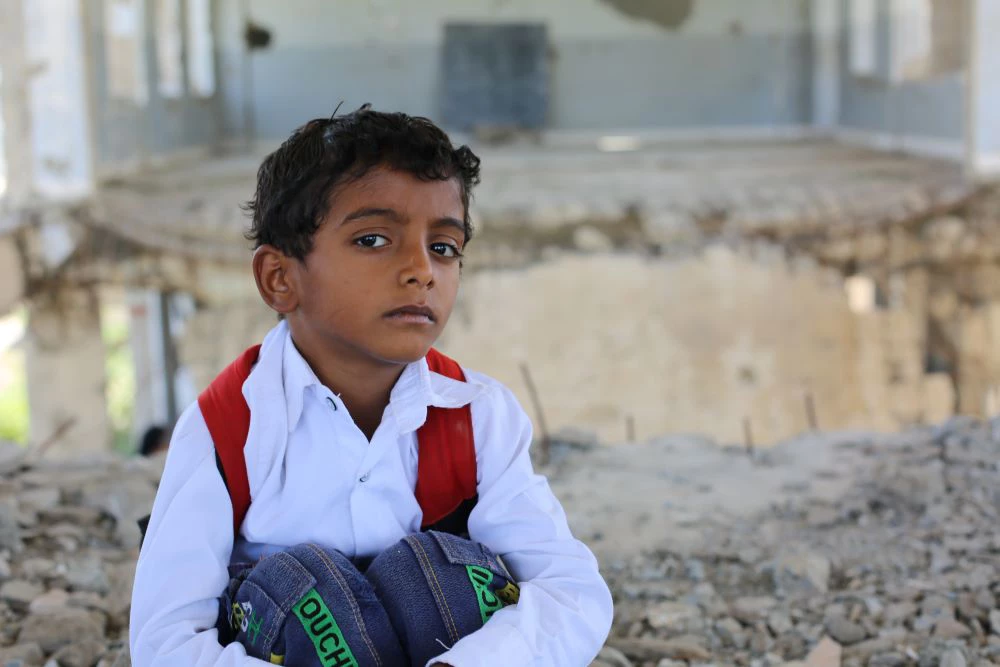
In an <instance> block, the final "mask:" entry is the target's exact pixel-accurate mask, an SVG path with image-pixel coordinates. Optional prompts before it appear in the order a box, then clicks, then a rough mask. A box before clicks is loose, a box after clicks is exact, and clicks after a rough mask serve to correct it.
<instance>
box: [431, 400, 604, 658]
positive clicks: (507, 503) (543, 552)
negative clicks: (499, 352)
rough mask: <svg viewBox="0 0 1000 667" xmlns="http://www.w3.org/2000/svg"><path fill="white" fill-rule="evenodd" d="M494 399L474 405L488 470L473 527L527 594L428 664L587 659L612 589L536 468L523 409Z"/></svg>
mask: <svg viewBox="0 0 1000 667" xmlns="http://www.w3.org/2000/svg"><path fill="white" fill-rule="evenodd" d="M487 400H488V401H489V402H488V404H480V403H473V408H472V410H473V411H472V417H473V426H474V430H475V437H476V439H477V442H481V445H477V448H478V449H479V457H478V458H479V472H480V475H481V477H480V482H479V502H478V503H477V505H476V507H475V509H474V510H473V512H472V514H471V516H470V517H469V533H470V535H471V537H472V539H473V540H475V541H477V542H480V543H482V544H484V545H486V546H487V547H489V548H490V549H492V550H493V551H494V552H495V553H498V554H500V556H501V557H502V558H503V560H504V563H505V564H506V565H507V566H508V568H509V569H510V570H511V574H512V575H513V576H514V578H515V579H516V580H517V581H518V583H519V585H520V588H521V595H520V599H519V601H518V603H517V605H516V606H513V607H507V608H505V609H502V610H500V611H498V612H497V613H496V614H494V615H493V617H492V618H491V619H490V621H489V622H488V623H487V624H486V625H485V626H483V628H482V629H480V630H479V631H477V632H475V633H473V634H471V635H469V636H467V637H465V638H463V639H462V640H461V641H459V642H458V643H457V644H455V646H453V647H452V648H451V649H450V650H449V651H448V652H446V653H444V654H443V655H440V656H438V657H437V658H435V659H434V660H431V661H430V664H432V665H433V664H435V663H442V664H446V665H453V666H454V667H491V666H493V665H496V666H497V667H499V666H501V665H503V666H504V667H506V666H507V665H544V666H545V667H582V666H584V665H588V664H590V662H591V661H592V660H593V658H594V656H596V655H597V653H598V651H600V649H601V646H602V645H603V644H604V640H605V639H606V638H607V635H608V632H609V630H610V628H611V619H612V613H613V611H612V601H611V593H610V592H609V590H608V587H607V584H606V583H605V582H604V579H603V578H602V577H601V575H600V573H599V571H598V567H597V560H596V559H595V558H594V556H593V554H592V553H591V552H590V550H589V549H588V548H587V547H586V546H585V545H584V544H583V543H582V542H580V541H578V540H576V539H574V538H573V535H572V534H571V533H570V529H569V525H568V524H567V522H566V515H565V513H564V512H563V509H562V506H561V505H560V504H559V501H558V500H557V499H556V497H555V496H554V495H553V493H552V491H551V490H550V489H549V485H548V482H547V481H546V480H545V478H544V477H541V476H539V475H536V474H534V471H533V470H532V466H531V460H530V458H529V456H528V447H529V445H530V444H531V422H530V420H529V419H528V417H527V415H525V413H524V410H522V409H521V406H520V405H518V403H517V400H516V399H515V398H514V396H513V395H512V394H511V393H510V391H509V390H507V389H506V388H500V389H499V391H497V392H491V396H490V397H489V398H488V399H487ZM481 439H482V440H481Z"/></svg>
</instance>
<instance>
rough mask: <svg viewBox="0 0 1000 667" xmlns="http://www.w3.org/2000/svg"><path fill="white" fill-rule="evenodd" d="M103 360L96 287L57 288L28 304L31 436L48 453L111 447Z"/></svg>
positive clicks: (27, 362)
mask: <svg viewBox="0 0 1000 667" xmlns="http://www.w3.org/2000/svg"><path fill="white" fill-rule="evenodd" d="M104 360H105V350H104V341H103V340H102V338H101V321H100V303H99V299H98V296H97V292H96V291H95V290H90V289H82V288H76V287H69V286H65V287H59V288H53V289H51V290H46V292H45V293H43V294H40V295H39V296H37V297H36V298H34V299H32V301H31V302H30V303H29V304H28V335H27V336H26V344H25V361H26V364H25V365H26V369H27V373H28V403H29V405H30V409H31V422H30V436H29V437H30V441H31V443H32V445H33V446H36V447H37V446H44V447H46V452H47V453H46V456H47V457H48V456H66V455H75V454H81V453H84V454H85V453H87V452H94V451H104V450H107V449H108V448H109V446H110V444H111V437H110V427H109V423H108V410H107V398H106V394H105V371H104Z"/></svg>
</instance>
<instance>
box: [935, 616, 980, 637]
mask: <svg viewBox="0 0 1000 667" xmlns="http://www.w3.org/2000/svg"><path fill="white" fill-rule="evenodd" d="M971 634H972V630H970V629H969V626H967V625H965V624H964V623H959V622H958V621H956V620H955V619H953V618H942V619H941V620H939V621H938V622H937V623H935V624H934V636H935V637H936V638H938V639H962V638H964V637H968V636H969V635H971Z"/></svg>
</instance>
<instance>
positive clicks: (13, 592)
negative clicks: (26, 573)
mask: <svg viewBox="0 0 1000 667" xmlns="http://www.w3.org/2000/svg"><path fill="white" fill-rule="evenodd" d="M44 592H45V589H44V588H42V587H41V586H39V585H38V584H35V583H32V582H30V581H25V580H24V579H11V580H10V581H8V582H6V583H4V584H3V586H0V600H3V601H4V602H6V603H7V604H9V605H10V606H11V608H12V609H15V610H21V611H23V610H26V609H27V608H28V605H29V604H31V601H32V600H34V599H35V598H37V597H38V596H39V595H41V594H42V593H44Z"/></svg>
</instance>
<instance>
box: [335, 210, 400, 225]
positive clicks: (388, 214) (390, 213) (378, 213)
mask: <svg viewBox="0 0 1000 667" xmlns="http://www.w3.org/2000/svg"><path fill="white" fill-rule="evenodd" d="M362 218H389V219H390V220H393V221H395V222H400V221H402V219H403V216H401V215H400V214H399V213H397V212H396V211H394V210H392V209H391V208H379V207H377V206H367V207H365V208H359V209H358V210H357V211H354V212H353V213H349V214H348V215H347V217H345V218H344V223H348V222H351V221H354V220H361V219H362Z"/></svg>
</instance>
